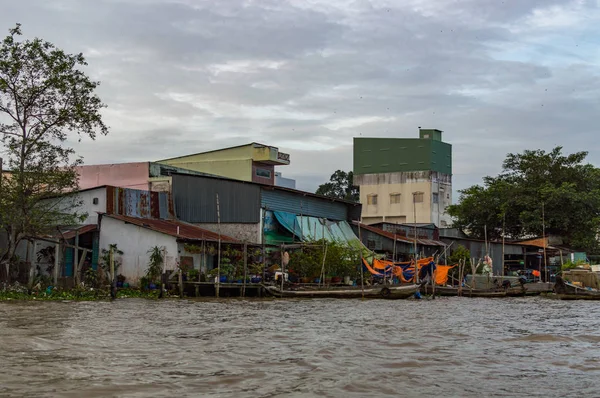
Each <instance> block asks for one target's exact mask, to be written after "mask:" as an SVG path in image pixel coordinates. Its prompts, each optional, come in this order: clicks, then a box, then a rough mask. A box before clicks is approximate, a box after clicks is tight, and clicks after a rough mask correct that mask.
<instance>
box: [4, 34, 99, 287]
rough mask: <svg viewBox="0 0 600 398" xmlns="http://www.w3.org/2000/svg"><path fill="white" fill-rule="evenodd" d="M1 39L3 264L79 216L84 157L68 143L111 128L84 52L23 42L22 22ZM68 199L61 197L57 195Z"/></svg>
mask: <svg viewBox="0 0 600 398" xmlns="http://www.w3.org/2000/svg"><path fill="white" fill-rule="evenodd" d="M9 32H10V34H9V35H8V36H6V38H5V39H4V40H3V41H2V42H1V44H0V139H1V141H2V144H3V147H4V148H3V149H4V155H3V156H4V162H3V166H4V167H5V169H8V170H9V171H10V172H8V173H7V172H5V173H4V174H3V177H2V179H1V180H0V228H1V230H2V231H3V232H4V233H5V234H6V237H7V241H8V243H7V247H5V248H2V249H3V250H2V252H1V253H0V263H2V264H3V265H5V267H6V275H7V278H9V275H10V273H9V265H10V263H11V262H13V261H14V260H15V251H16V249H17V246H18V245H19V243H20V242H22V241H23V240H27V239H32V238H33V237H36V236H39V235H40V234H44V233H47V232H50V230H51V229H53V228H55V227H56V226H59V225H72V224H74V223H76V222H77V219H76V218H77V216H78V215H77V214H76V211H75V206H76V205H77V201H76V196H73V195H67V196H64V193H65V192H72V191H75V190H76V189H77V173H76V171H75V167H76V166H77V165H79V164H81V159H80V158H77V157H76V156H75V152H74V150H73V149H72V148H70V147H67V146H65V145H64V144H65V141H66V140H67V139H68V138H69V137H72V136H78V137H79V139H81V138H82V137H89V138H91V139H94V138H95V137H96V135H97V134H106V133H107V132H108V128H107V127H106V125H105V124H104V123H103V121H102V117H101V114H100V110H101V109H102V108H103V107H104V105H103V103H102V101H101V100H100V98H99V97H98V96H97V95H96V88H97V87H98V84H99V83H98V82H95V81H92V80H91V79H90V78H89V77H88V76H87V75H86V74H85V73H84V72H83V70H82V68H83V67H85V66H86V65H87V64H86V61H85V59H84V57H83V55H82V54H67V53H65V52H64V51H63V50H61V49H59V48H57V47H55V46H54V45H53V44H52V43H49V42H47V41H44V40H41V39H39V38H35V39H32V40H21V35H22V33H21V26H20V24H17V25H16V27H15V28H13V29H10V31H9ZM56 197H62V199H52V200H49V198H56Z"/></svg>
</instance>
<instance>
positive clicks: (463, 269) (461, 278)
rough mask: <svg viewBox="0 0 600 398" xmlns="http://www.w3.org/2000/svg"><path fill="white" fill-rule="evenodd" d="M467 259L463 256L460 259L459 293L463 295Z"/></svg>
mask: <svg viewBox="0 0 600 398" xmlns="http://www.w3.org/2000/svg"><path fill="white" fill-rule="evenodd" d="M465 263H466V260H465V259H464V258H463V259H461V260H459V261H458V295H459V297H460V296H462V282H463V273H464V271H465Z"/></svg>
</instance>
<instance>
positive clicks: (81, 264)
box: [77, 249, 88, 284]
mask: <svg viewBox="0 0 600 398" xmlns="http://www.w3.org/2000/svg"><path fill="white" fill-rule="evenodd" d="M87 252H88V250H87V249H83V251H82V252H81V259H80V260H79V264H77V270H78V272H79V271H81V270H82V269H83V263H84V261H85V256H86V255H87ZM79 279H80V280H79V284H81V277H80V278H79Z"/></svg>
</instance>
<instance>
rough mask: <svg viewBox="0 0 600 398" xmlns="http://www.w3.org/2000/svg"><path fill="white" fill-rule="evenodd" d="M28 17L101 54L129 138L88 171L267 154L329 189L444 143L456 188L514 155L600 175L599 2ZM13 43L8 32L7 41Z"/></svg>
mask: <svg viewBox="0 0 600 398" xmlns="http://www.w3.org/2000/svg"><path fill="white" fill-rule="evenodd" d="M0 10H1V12H0V28H1V27H3V29H4V32H7V31H8V29H9V28H10V27H12V26H14V24H15V23H16V22H20V23H22V24H23V33H24V35H25V36H26V37H33V36H39V37H42V38H44V39H46V40H49V41H51V42H53V43H55V44H56V45H57V46H59V47H62V48H63V49H65V50H66V51H69V52H83V53H84V54H85V55H86V57H87V60H88V62H89V67H88V69H87V72H88V74H90V75H91V76H92V77H93V78H94V79H96V80H100V81H101V82H102V85H101V87H100V89H99V94H100V96H101V97H102V99H103V101H104V102H105V103H106V104H107V105H108V108H107V109H106V111H105V112H104V115H105V121H106V122H107V124H109V125H110V127H111V133H110V134H109V135H108V136H106V137H100V138H99V139H98V140H97V141H96V142H91V141H89V140H84V141H83V142H82V143H80V144H78V143H76V142H74V143H72V145H74V146H75V147H76V149H77V151H78V152H79V153H80V154H81V155H83V156H84V159H85V162H86V163H87V164H93V163H115V162H129V161H139V160H157V159H161V158H167V157H172V156H177V155H182V154H187V153H193V152H200V151H205V150H210V149H216V148H219V147H225V146H230V145H239V144H242V143H247V142H251V141H258V142H261V143H265V144H269V145H275V146H278V147H279V148H280V149H281V150H282V151H285V152H288V153H290V155H291V162H292V164H291V165H290V166H287V167H282V168H280V170H281V171H282V172H283V173H284V175H286V176H288V177H292V178H296V179H297V181H298V188H300V189H305V190H314V189H315V188H316V187H317V185H318V184H320V183H322V182H324V181H325V180H327V179H328V177H329V175H330V174H331V173H332V172H333V171H335V170H336V169H345V170H350V169H351V167H352V137H356V136H364V137H367V136H370V137H415V136H416V135H417V134H418V127H419V126H422V127H424V128H438V129H441V130H444V140H445V141H447V142H449V143H451V144H453V148H454V187H455V189H460V188H464V187H466V186H469V185H471V184H474V183H478V182H480V181H481V177H482V176H484V175H487V174H495V173H497V172H498V171H499V170H500V164H501V161H502V159H503V158H504V156H505V155H506V153H508V152H519V151H522V150H524V149H535V148H543V149H550V148H552V147H553V146H556V145H562V146H564V147H565V149H566V150H567V151H578V150H587V151H589V152H590V156H589V160H590V161H591V162H592V163H594V164H597V165H600V152H599V151H598V149H599V147H600V143H599V142H600V136H599V135H598V134H596V131H597V124H598V122H597V118H598V115H600V79H599V73H600V69H599V68H598V66H599V63H600V50H599V48H600V46H599V44H600V33H599V32H600V30H599V29H598V26H600V2H599V1H596V0H575V1H567V0H561V1H558V0H504V1H503V0H394V1H392V0H320V1H316V0H256V1H243V0H239V1H238V0H236V1H234V0H231V1H230V0H174V1H169V0H89V1H88V0H86V1H84V0H53V1H48V0H22V1H13V0H11V1H8V0H0ZM1 36H4V34H2V35H1Z"/></svg>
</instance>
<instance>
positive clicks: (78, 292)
mask: <svg viewBox="0 0 600 398" xmlns="http://www.w3.org/2000/svg"><path fill="white" fill-rule="evenodd" d="M158 295H159V291H158V290H139V289H133V288H124V289H118V290H117V298H145V299H158ZM110 299H111V297H110V290H108V289H93V288H89V289H46V290H36V291H32V292H31V293H29V292H28V291H27V289H25V288H23V287H14V286H11V287H8V288H6V289H4V290H0V301H11V300H22V301H31V300H38V301H64V300H71V301H105V300H110Z"/></svg>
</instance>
